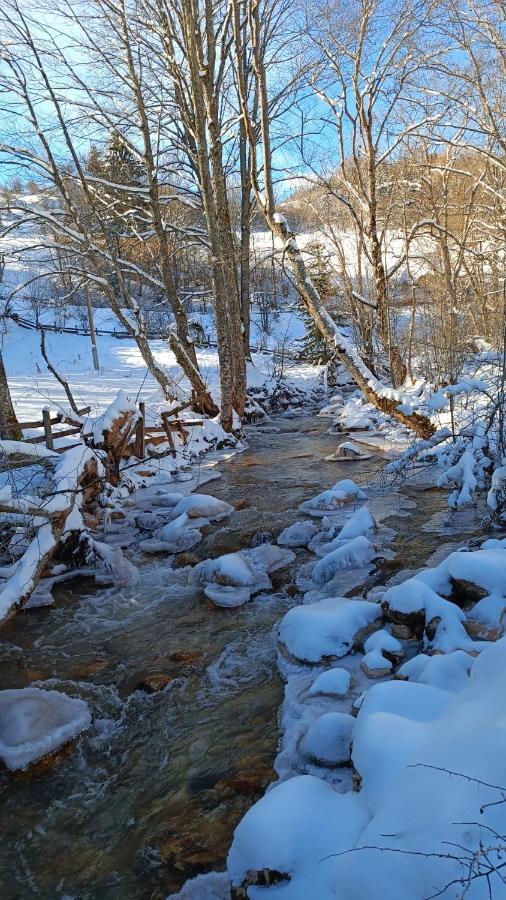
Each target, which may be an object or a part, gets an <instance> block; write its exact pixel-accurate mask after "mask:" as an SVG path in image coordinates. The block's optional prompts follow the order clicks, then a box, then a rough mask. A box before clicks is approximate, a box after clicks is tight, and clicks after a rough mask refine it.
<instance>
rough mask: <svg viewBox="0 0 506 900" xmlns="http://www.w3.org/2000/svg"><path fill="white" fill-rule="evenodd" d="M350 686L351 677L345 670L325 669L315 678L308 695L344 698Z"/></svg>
mask: <svg viewBox="0 0 506 900" xmlns="http://www.w3.org/2000/svg"><path fill="white" fill-rule="evenodd" d="M350 684H351V675H350V673H349V672H348V670H347V669H341V668H336V669H327V671H326V672H322V673H321V674H320V675H318V676H317V677H316V678H315V680H314V681H313V683H312V685H311V687H310V688H309V691H308V693H309V695H310V696H311V697H316V696H318V694H328V695H329V696H336V697H344V696H346V694H347V693H348V691H349V689H350Z"/></svg>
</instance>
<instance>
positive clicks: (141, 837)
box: [0, 415, 446, 900]
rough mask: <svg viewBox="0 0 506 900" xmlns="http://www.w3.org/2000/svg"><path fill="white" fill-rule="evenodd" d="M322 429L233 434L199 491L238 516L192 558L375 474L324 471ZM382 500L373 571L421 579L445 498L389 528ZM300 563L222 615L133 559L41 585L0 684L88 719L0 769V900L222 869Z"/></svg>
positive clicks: (271, 744)
mask: <svg viewBox="0 0 506 900" xmlns="http://www.w3.org/2000/svg"><path fill="white" fill-rule="evenodd" d="M329 424H330V421H329V420H328V419H325V418H319V417H316V416H310V415H305V416H303V417H300V418H297V419H287V418H283V417H277V418H275V419H273V421H272V424H271V425H270V426H267V428H265V427H263V428H256V429H255V428H250V429H248V432H247V443H248V449H246V450H245V451H244V452H243V453H239V454H237V455H235V456H233V457H232V458H230V459H228V460H227V461H225V462H223V463H221V464H220V465H219V470H220V472H221V475H220V477H219V478H217V479H215V480H213V481H211V482H210V483H209V484H206V485H205V486H203V487H202V488H199V490H201V491H202V492H205V493H210V494H213V495H214V496H216V497H220V498H221V499H224V500H227V501H228V502H230V503H233V504H234V505H236V506H237V507H238V509H237V510H236V512H234V513H233V514H232V516H231V517H230V518H229V519H228V520H226V521H225V523H221V524H218V525H216V526H213V527H210V529H209V531H208V534H206V536H205V538H204V540H203V542H202V543H201V544H199V545H198V546H197V547H196V548H195V552H196V554H197V555H198V557H199V558H200V559H205V558H207V557H208V556H217V555H219V554H221V553H225V552H229V551H233V550H239V549H241V548H243V547H247V546H250V544H251V542H252V541H255V539H256V536H258V534H259V533H264V534H263V536H262V539H264V538H265V537H266V534H265V533H267V534H270V535H272V536H273V539H274V540H275V538H276V536H277V535H278V533H279V532H280V531H281V529H282V528H284V527H285V526H286V525H289V524H291V523H292V522H294V521H295V520H296V519H297V518H301V517H302V516H301V514H300V513H298V506H299V504H300V503H301V502H302V501H304V500H307V499H308V498H309V497H311V496H312V495H314V494H316V493H318V492H319V491H321V490H323V489H325V488H327V487H329V486H330V485H331V484H333V483H334V482H335V481H336V480H338V479H339V478H349V477H352V478H353V479H354V480H356V481H357V482H358V483H361V484H365V483H368V482H370V481H371V480H373V479H376V478H377V476H378V474H379V472H380V469H381V468H382V466H383V464H384V460H383V459H382V457H381V455H374V456H372V457H371V458H370V459H368V460H365V461H363V462H358V463H353V464H350V463H347V462H326V461H325V456H327V455H328V454H329V453H331V451H332V450H333V449H335V447H336V444H337V442H338V438H337V436H336V435H329V434H327V429H328V427H329ZM177 488H178V486H177V484H176V485H174V489H175V490H177ZM378 490H380V488H377V491H378ZM384 490H385V494H386V495H387V496H388V497H389V499H390V505H391V512H392V515H391V516H390V517H389V519H388V525H389V526H390V527H392V528H393V529H395V530H396V531H397V532H398V533H399V536H398V539H397V543H396V542H395V541H394V544H393V545H392V546H393V550H394V552H395V551H397V556H396V558H395V559H394V560H390V562H389V571H390V572H393V571H395V570H396V568H397V569H401V568H406V567H415V566H419V565H422V564H423V562H425V561H426V559H427V558H428V557H429V556H430V554H431V553H432V552H434V551H435V550H436V549H437V547H438V545H439V544H440V543H441V537H440V536H439V535H438V534H437V533H435V532H427V533H423V534H421V533H420V528H421V526H422V525H423V523H424V522H426V521H427V520H428V519H429V517H430V516H433V515H434V514H435V513H437V512H438V511H439V510H442V509H443V508H444V506H445V504H446V498H445V496H444V495H443V494H442V493H441V492H434V491H432V492H427V493H424V495H423V497H424V499H423V503H421V502H417V497H416V496H415V494H413V492H411V493H410V492H409V491H404V497H407V498H408V499H410V506H411V509H410V510H409V512H408V514H407V513H406V510H404V512H403V517H402V518H400V517H399V516H398V515H397V512H398V511H400V507H401V506H402V504H401V503H400V502H399V503H398V504H396V503H395V502H394V503H392V494H391V491H390V489H389V488H388V487H387V486H385V487H384ZM399 496H400V495H399ZM396 507H398V509H397V510H396ZM304 553H305V551H304V552H303V553H302V554H299V558H298V560H297V563H296V564H294V565H293V566H292V567H291V568H289V569H285V570H283V571H282V572H280V573H276V575H275V577H274V582H275V584H274V586H275V591H274V592H273V593H272V594H265V595H260V596H258V597H256V598H254V599H253V601H252V602H251V603H249V604H247V605H246V606H244V607H240V608H236V609H228V610H227V609H217V608H215V607H214V606H213V604H212V603H211V602H209V601H207V600H206V598H205V596H204V594H203V593H202V592H201V590H200V589H198V588H197V587H195V586H194V585H192V584H190V583H189V580H188V572H189V570H188V568H173V566H172V565H171V558H167V557H164V556H156V557H154V558H149V559H145V560H144V561H143V562H142V565H141V569H140V572H141V577H140V581H139V582H138V583H137V584H136V585H135V586H130V587H118V586H114V587H107V588H97V586H96V585H95V583H94V582H93V581H92V579H91V578H90V579H82V578H81V579H79V580H75V581H74V582H72V583H66V584H65V585H64V586H60V587H57V588H55V591H54V594H55V598H56V602H55V604H54V606H52V607H46V608H39V609H34V610H31V611H28V610H27V611H25V612H22V613H19V614H18V615H17V617H15V618H14V619H13V620H11V622H10V623H8V624H7V625H6V627H5V628H4V629H3V631H2V633H1V635H0V653H1V657H0V673H1V682H2V687H4V688H14V687H24V686H27V685H29V684H33V683H35V684H37V685H38V686H42V687H47V688H57V689H61V690H64V691H65V692H67V693H68V694H70V695H72V696H79V697H82V698H84V699H86V700H87V701H88V702H89V704H90V706H91V708H92V711H93V716H94V720H93V725H92V727H91V729H90V730H89V731H88V732H87V733H86V734H84V735H83V736H81V738H80V739H78V741H77V742H76V743H75V745H73V746H71V747H70V748H68V749H67V750H65V751H64V752H62V753H61V754H59V755H57V756H56V758H53V759H51V760H50V764H49V765H39V766H35V767H33V768H32V769H30V770H28V772H27V773H20V774H18V775H14V774H13V773H10V772H7V771H6V770H1V771H0V792H1V800H2V818H1V832H2V840H1V846H0V895H1V897H2V898H3V900H11V898H12V900H14V898H25V897H30V896H36V897H39V898H56V897H62V898H63V897H66V898H71V897H72V898H74V897H75V898H79V900H81V898H82V900H85V898H93V900H97V898H107V900H111V898H121V900H129V898H165V897H166V896H167V894H169V893H171V892H172V891H176V890H177V889H178V888H179V887H180V886H181V885H182V883H183V882H184V881H185V880H186V879H187V878H189V877H192V876H193V875H195V874H197V873H199V872H203V871H208V870H212V869H219V868H223V866H224V863H225V859H226V853H227V849H228V847H229V844H230V841H231V837H232V833H233V830H234V828H235V826H236V824H237V822H238V821H239V819H240V818H241V817H242V816H243V814H244V813H245V811H246V810H247V809H248V808H249V806H250V805H251V804H252V803H254V802H255V800H256V799H258V798H259V797H260V796H261V795H262V794H263V792H264V791H265V788H266V787H267V786H268V784H269V782H270V781H271V780H273V779H274V777H275V776H274V773H273V770H272V764H273V761H274V757H275V755H276V749H277V744H278V724H277V713H278V708H279V705H280V703H281V699H282V691H283V688H282V683H281V681H280V679H279V676H278V674H277V670H276V665H275V645H274V634H275V628H276V623H277V622H278V620H279V618H280V617H281V616H282V615H283V613H284V612H285V611H286V610H287V609H288V608H289V607H290V606H291V605H293V604H294V603H297V602H300V596H299V597H298V598H297V592H296V590H295V587H294V584H293V581H294V577H295V571H296V568H297V566H299V565H300V563H301V562H303V561H305V558H307V557H304ZM384 574H385V573H384V572H383V573H381V571H380V572H379V573H378V575H377V576H376V578H377V579H378V578H380V577H383V576H384ZM373 580H374V579H373ZM373 580H371V578H369V579H368V586H369V585H370V584H372V583H373ZM357 592H358V593H360V587H359V588H355V589H354V591H353V593H354V594H356V593H357ZM160 684H165V685H166V686H165V687H164V689H163V690H161V691H155V692H153V693H149V691H150V690H152V688H153V686H159V685H160Z"/></svg>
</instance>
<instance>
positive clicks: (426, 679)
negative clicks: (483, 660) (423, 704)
mask: <svg viewBox="0 0 506 900" xmlns="http://www.w3.org/2000/svg"><path fill="white" fill-rule="evenodd" d="M473 662H474V657H472V656H470V655H469V654H468V653H465V652H464V651H463V650H455V651H454V652H453V653H447V654H444V655H437V656H426V654H424V653H420V654H418V656H414V657H413V658H412V659H410V660H408V662H405V663H403V665H402V666H401V667H400V669H399V670H398V672H397V674H398V675H401V676H402V677H403V678H407V679H408V680H409V681H417V682H419V683H421V684H431V685H433V686H434V687H439V688H444V690H445V691H451V692H452V693H459V691H461V690H463V689H464V688H465V687H466V686H467V684H468V682H469V675H470V672H471V669H472V666H473Z"/></svg>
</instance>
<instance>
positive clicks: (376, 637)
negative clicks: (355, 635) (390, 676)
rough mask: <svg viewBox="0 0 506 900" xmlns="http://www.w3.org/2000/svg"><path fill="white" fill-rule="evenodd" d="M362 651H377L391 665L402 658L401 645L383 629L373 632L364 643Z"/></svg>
mask: <svg viewBox="0 0 506 900" xmlns="http://www.w3.org/2000/svg"><path fill="white" fill-rule="evenodd" d="M364 650H365V652H366V653H371V651H373V650H379V651H380V653H382V654H383V656H386V657H387V659H390V660H391V662H393V663H397V662H399V661H400V660H401V659H402V657H403V656H404V650H403V649H402V644H401V643H400V642H399V641H398V640H397V638H395V637H394V636H393V635H392V634H390V632H388V631H387V630H386V629H385V628H381V629H380V630H379V631H375V632H374V634H371V635H370V636H369V637H368V638H367V640H366V641H365V642H364Z"/></svg>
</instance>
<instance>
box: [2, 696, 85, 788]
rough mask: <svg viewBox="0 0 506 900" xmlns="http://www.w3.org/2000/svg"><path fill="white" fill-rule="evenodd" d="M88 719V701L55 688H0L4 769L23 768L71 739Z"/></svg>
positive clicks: (82, 728) (78, 732)
mask: <svg viewBox="0 0 506 900" xmlns="http://www.w3.org/2000/svg"><path fill="white" fill-rule="evenodd" d="M90 722H91V714H90V709H89V706H88V704H87V703H85V701H84V700H78V699H73V698H71V697H67V695H66V694H62V693H60V692H59V691H44V690H41V689H40V688H32V687H30V688H21V689H19V690H7V691H0V759H2V760H3V761H4V763H5V765H6V766H7V768H8V769H13V770H15V769H26V767H27V766H29V765H30V763H33V762H35V761H36V760H38V759H41V758H42V757H43V756H47V754H48V753H52V752H53V751H54V750H57V749H58V748H59V747H61V746H62V745H63V744H66V743H67V741H70V740H72V739H73V738H75V737H76V736H77V735H78V734H80V732H81V731H83V730H84V729H85V728H88V726H89V724H90Z"/></svg>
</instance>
